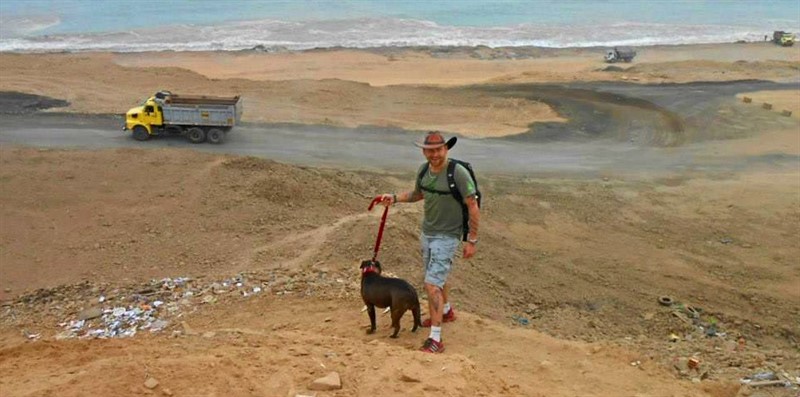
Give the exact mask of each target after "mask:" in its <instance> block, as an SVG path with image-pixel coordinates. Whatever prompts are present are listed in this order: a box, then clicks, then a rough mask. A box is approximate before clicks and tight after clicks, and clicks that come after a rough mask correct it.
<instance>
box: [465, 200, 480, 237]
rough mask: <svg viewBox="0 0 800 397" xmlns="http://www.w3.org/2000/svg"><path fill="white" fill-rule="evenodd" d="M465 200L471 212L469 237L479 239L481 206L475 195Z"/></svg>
mask: <svg viewBox="0 0 800 397" xmlns="http://www.w3.org/2000/svg"><path fill="white" fill-rule="evenodd" d="M464 202H465V203H467V211H468V212H469V235H468V236H467V239H469V240H477V239H478V226H479V225H480V223H481V211H480V208H478V200H477V199H476V198H475V196H469V197H467V198H466V199H464Z"/></svg>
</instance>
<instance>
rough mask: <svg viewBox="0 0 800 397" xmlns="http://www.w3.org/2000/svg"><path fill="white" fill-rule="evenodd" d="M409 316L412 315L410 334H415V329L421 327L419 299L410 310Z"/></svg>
mask: <svg viewBox="0 0 800 397" xmlns="http://www.w3.org/2000/svg"><path fill="white" fill-rule="evenodd" d="M411 314H413V315H414V328H412V329H411V332H417V327H421V326H422V313H420V307H419V299H417V304H416V305H414V307H412V308H411Z"/></svg>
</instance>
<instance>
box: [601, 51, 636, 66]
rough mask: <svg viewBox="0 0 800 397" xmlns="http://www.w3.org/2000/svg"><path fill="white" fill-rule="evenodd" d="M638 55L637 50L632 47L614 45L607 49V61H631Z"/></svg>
mask: <svg viewBox="0 0 800 397" xmlns="http://www.w3.org/2000/svg"><path fill="white" fill-rule="evenodd" d="M635 56H636V51H634V49H633V48H630V47H614V48H609V49H607V50H606V62H608V63H615V62H630V61H632V60H633V57H635Z"/></svg>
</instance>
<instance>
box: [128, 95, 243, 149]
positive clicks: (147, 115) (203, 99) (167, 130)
mask: <svg viewBox="0 0 800 397" xmlns="http://www.w3.org/2000/svg"><path fill="white" fill-rule="evenodd" d="M241 118H242V100H241V98H240V97H239V96H235V97H214V96H191V95H177V94H173V93H171V92H169V91H159V92H157V93H156V94H155V95H153V96H152V97H150V98H148V99H147V100H146V101H144V103H143V104H142V106H137V107H135V108H132V109H131V110H128V112H127V113H126V114H125V126H124V127H122V130H123V131H124V130H130V131H131V133H132V135H133V138H134V139H136V140H137V141H146V140H148V139H150V137H151V136H156V135H164V134H181V135H186V137H187V138H188V139H189V141H190V142H192V143H202V142H206V141H208V142H210V143H222V141H223V140H224V139H225V134H227V132H228V131H230V130H231V129H232V128H233V127H234V126H235V125H236V124H238V123H239V121H240V120H241Z"/></svg>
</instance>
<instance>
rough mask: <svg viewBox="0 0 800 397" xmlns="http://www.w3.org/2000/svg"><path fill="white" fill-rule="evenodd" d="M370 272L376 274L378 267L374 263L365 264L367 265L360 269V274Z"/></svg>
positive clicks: (364, 274) (363, 274)
mask: <svg viewBox="0 0 800 397" xmlns="http://www.w3.org/2000/svg"><path fill="white" fill-rule="evenodd" d="M370 273H375V274H378V267H377V266H375V265H370V266H367V267H365V268H363V269H361V275H362V276H366V275H367V274H370Z"/></svg>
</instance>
